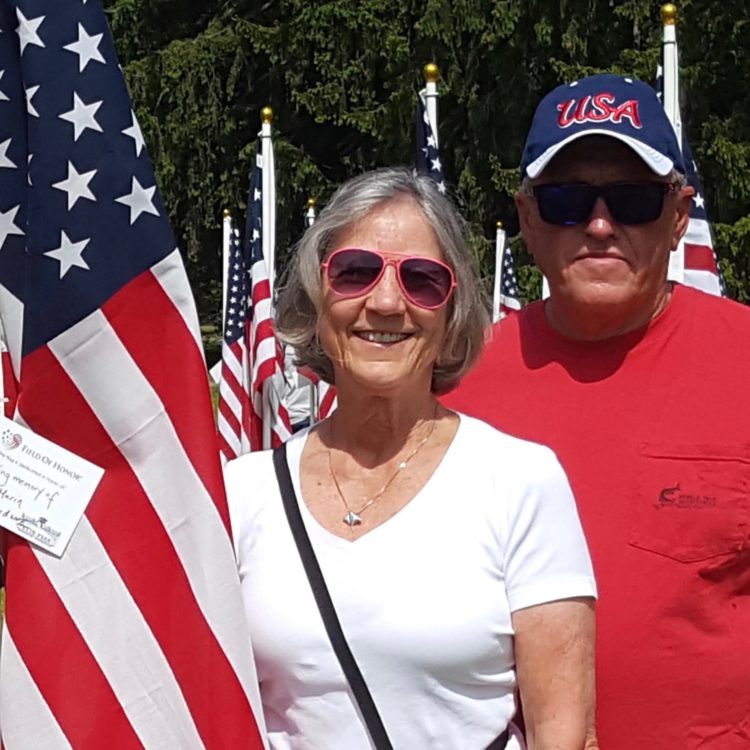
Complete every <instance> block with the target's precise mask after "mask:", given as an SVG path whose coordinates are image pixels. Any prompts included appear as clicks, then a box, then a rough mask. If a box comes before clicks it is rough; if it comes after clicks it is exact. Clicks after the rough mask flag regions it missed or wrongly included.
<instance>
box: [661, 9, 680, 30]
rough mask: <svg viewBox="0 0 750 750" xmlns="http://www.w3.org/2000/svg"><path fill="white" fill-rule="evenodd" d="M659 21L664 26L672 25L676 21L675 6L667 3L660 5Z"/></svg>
mask: <svg viewBox="0 0 750 750" xmlns="http://www.w3.org/2000/svg"><path fill="white" fill-rule="evenodd" d="M661 22H662V23H663V24H664V25H665V26H674V25H675V24H676V23H677V6H676V5H674V4H673V3H667V4H666V5H662V6H661Z"/></svg>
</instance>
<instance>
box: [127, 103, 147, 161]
mask: <svg viewBox="0 0 750 750" xmlns="http://www.w3.org/2000/svg"><path fill="white" fill-rule="evenodd" d="M130 116H131V118H132V122H133V124H132V125H131V126H130V127H129V128H125V130H123V131H122V133H123V135H126V136H128V138H132V139H133V143H134V144H135V155H136V156H140V155H141V150H142V149H143V146H144V143H143V133H142V132H141V126H140V125H139V124H138V120H137V119H136V116H135V112H133V111H132V110H131V111H130Z"/></svg>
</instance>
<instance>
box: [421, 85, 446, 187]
mask: <svg viewBox="0 0 750 750" xmlns="http://www.w3.org/2000/svg"><path fill="white" fill-rule="evenodd" d="M416 132H417V174H423V175H429V176H430V177H432V179H433V180H435V183H436V184H437V186H438V190H439V191H440V192H441V193H444V192H445V190H446V187H445V177H444V175H443V165H442V164H441V162H440V154H439V153H438V148H437V141H436V139H435V134H434V133H433V132H432V125H431V124H430V118H429V115H428V114H427V106H426V104H425V92H424V91H420V92H419V95H418V96H417V115H416Z"/></svg>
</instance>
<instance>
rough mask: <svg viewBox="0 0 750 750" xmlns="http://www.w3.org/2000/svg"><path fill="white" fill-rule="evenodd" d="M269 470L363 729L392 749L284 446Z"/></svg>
mask: <svg viewBox="0 0 750 750" xmlns="http://www.w3.org/2000/svg"><path fill="white" fill-rule="evenodd" d="M273 467H274V469H275V471H276V479H277V480H278V483H279V489H280V490H281V499H282V501H283V503H284V511H285V512H286V517H287V520H288V521H289V528H290V529H291V531H292V536H293V537H294V541H295V543H296V545H297V551H298V552H299V556H300V558H301V559H302V565H303V566H304V568H305V573H306V574H307V580H308V581H309V582H310V588H311V589H312V592H313V595H314V596H315V603H316V604H317V605H318V609H319V610H320V615H321V617H322V618H323V624H324V625H325V629H326V632H327V633H328V638H329V639H330V641H331V645H332V646H333V650H334V652H335V654H336V658H337V659H338V661H339V664H340V665H341V668H342V669H343V670H344V675H345V676H346V679H347V681H348V682H349V686H350V687H351V689H352V693H354V698H355V700H356V701H357V705H358V706H359V710H360V713H361V714H362V718H363V719H364V721H365V724H366V726H367V731H368V732H369V733H370V737H371V738H372V741H373V743H374V744H375V747H376V749H377V750H393V745H391V741H390V740H389V739H388V734H387V733H386V731H385V727H384V726H383V721H382V720H381V718H380V714H379V713H378V709H377V708H376V707H375V701H373V699H372V695H371V694H370V690H369V688H368V687H367V684H366V683H365V680H364V678H363V677H362V673H361V672H360V671H359V667H358V666H357V662H356V661H354V656H353V655H352V652H351V649H350V648H349V644H348V643H347V642H346V638H345V637H344V631H343V630H342V629H341V623H340V622H339V618H338V616H337V615H336V610H335V609H334V607H333V602H332V601H331V595H330V594H329V593H328V587H327V586H326V582H325V580H324V579H323V573H322V572H321V570H320V565H318V560H317V558H316V557H315V552H314V551H313V548H312V544H311V543H310V537H309V536H308V535H307V530H306V529H305V523H304V521H303V520H302V515H301V514H300V511H299V503H298V502H297V495H296V494H295V492H294V485H293V484H292V477H291V475H290V474H289V465H288V463H287V459H286V444H284V443H282V445H281V446H280V447H278V448H276V449H275V450H274V452H273Z"/></svg>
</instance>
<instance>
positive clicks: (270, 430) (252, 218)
mask: <svg viewBox="0 0 750 750" xmlns="http://www.w3.org/2000/svg"><path fill="white" fill-rule="evenodd" d="M262 185H263V157H262V156H261V153H260V142H258V146H257V149H256V163H255V169H254V170H253V172H252V175H251V177H250V189H249V190H248V196H247V214H246V217H245V236H244V243H243V257H244V259H245V264H246V265H245V268H246V273H247V274H249V280H250V289H249V297H248V300H247V306H246V307H245V319H244V321H242V325H243V326H244V329H245V346H246V349H247V363H248V364H247V368H248V377H247V382H248V383H249V393H250V406H251V408H250V409H249V410H248V412H247V428H246V429H247V436H248V440H249V450H251V451H256V450H263V449H265V448H275V447H276V446H277V445H280V444H281V443H283V442H284V441H285V440H287V439H288V438H289V437H290V436H291V434H292V431H291V426H290V423H289V414H288V413H287V409H286V406H285V405H284V403H283V398H282V394H283V392H284V357H283V353H282V351H281V347H280V346H279V342H278V340H277V339H276V333H275V331H274V327H273V314H272V306H271V287H270V284H269V281H268V270H267V268H266V261H265V258H264V257H263V234H262V233H263V226H262V216H263V200H264V196H263V191H262Z"/></svg>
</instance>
